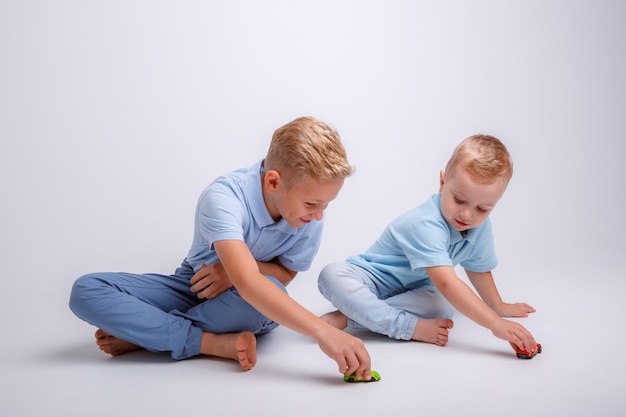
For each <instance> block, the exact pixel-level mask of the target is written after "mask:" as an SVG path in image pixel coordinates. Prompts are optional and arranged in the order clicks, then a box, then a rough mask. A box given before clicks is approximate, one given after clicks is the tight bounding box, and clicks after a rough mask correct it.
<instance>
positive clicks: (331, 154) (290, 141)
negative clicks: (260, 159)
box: [265, 117, 354, 186]
mask: <svg viewBox="0 0 626 417" xmlns="http://www.w3.org/2000/svg"><path fill="white" fill-rule="evenodd" d="M265 169H266V170H270V169H272V170H275V171H277V172H278V173H279V174H281V176H283V178H284V179H285V181H286V183H287V185H288V186H292V185H294V184H296V183H298V182H299V181H301V180H303V179H312V180H316V181H323V180H329V179H337V178H345V177H348V176H350V175H351V174H352V173H353V172H354V168H353V167H352V165H350V164H349V163H348V160H347V156H346V150H345V149H344V147H343V145H342V143H341V139H340V137H339V133H337V132H336V131H335V130H333V129H331V128H330V127H328V126H327V125H326V124H325V123H324V122H322V121H321V120H318V119H316V118H314V117H299V118H297V119H295V120H293V121H291V122H289V123H287V124H286V125H284V126H282V127H280V128H278V129H276V131H275V132H274V135H273V136H272V141H271V142H270V146H269V149H268V151H267V155H266V157H265Z"/></svg>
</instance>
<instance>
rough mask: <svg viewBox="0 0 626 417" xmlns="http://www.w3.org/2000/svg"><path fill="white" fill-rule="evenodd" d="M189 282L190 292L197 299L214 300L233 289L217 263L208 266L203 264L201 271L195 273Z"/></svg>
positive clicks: (220, 264)
mask: <svg viewBox="0 0 626 417" xmlns="http://www.w3.org/2000/svg"><path fill="white" fill-rule="evenodd" d="M190 282H191V284H192V285H191V291H192V292H195V293H197V294H196V295H197V296H198V298H215V297H217V296H218V295H220V294H221V293H223V292H224V291H226V290H228V289H229V288H232V287H233V283H232V282H231V281H230V279H229V278H228V275H226V271H225V270H224V267H223V266H222V263H221V262H219V261H218V262H216V263H214V264H212V265H208V266H207V265H205V264H204V263H203V264H202V269H200V270H199V271H198V272H196V273H195V275H194V276H193V277H192V278H191V281H190Z"/></svg>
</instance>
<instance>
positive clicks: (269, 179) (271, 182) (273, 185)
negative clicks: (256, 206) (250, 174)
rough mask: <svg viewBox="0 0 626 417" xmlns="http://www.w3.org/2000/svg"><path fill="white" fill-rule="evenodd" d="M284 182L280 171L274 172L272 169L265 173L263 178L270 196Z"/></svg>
mask: <svg viewBox="0 0 626 417" xmlns="http://www.w3.org/2000/svg"><path fill="white" fill-rule="evenodd" d="M281 181H282V178H281V177H280V174H279V173H278V171H274V170H273V169H270V170H269V171H265V175H264V177H263V184H264V185H265V191H266V192H267V193H269V194H274V193H275V192H276V189H277V188H278V184H280V182H281Z"/></svg>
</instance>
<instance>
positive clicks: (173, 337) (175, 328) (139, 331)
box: [69, 261, 287, 359]
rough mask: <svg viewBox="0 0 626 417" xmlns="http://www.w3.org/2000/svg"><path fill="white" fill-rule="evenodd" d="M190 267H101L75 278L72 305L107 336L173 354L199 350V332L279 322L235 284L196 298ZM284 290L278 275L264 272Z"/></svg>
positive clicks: (263, 327)
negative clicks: (166, 270) (141, 270)
mask: <svg viewBox="0 0 626 417" xmlns="http://www.w3.org/2000/svg"><path fill="white" fill-rule="evenodd" d="M193 275H194V271H193V269H192V268H191V266H190V265H189V264H188V263H187V262H186V261H183V263H182V264H181V266H180V268H178V269H176V272H175V273H174V274H172V275H159V274H129V273H124V272H118V273H114V272H101V273H93V274H87V275H84V276H82V277H80V278H78V279H77V280H76V282H75V283H74V285H73V287H72V292H71V295H70V303H69V305H70V309H71V310H72V311H73V312H74V314H76V316H78V317H79V318H81V319H83V320H85V321H86V322H88V323H90V324H92V325H94V326H97V327H98V328H100V329H102V330H104V331H105V332H107V333H110V334H111V335H113V336H115V337H118V338H120V339H123V340H126V341H128V342H131V343H134V344H136V345H139V346H141V347H143V348H145V349H147V350H150V351H154V352H171V356H172V358H174V359H186V358H190V357H192V356H195V355H198V354H199V353H200V341H201V336H202V331H203V330H204V331H209V332H213V333H235V332H242V331H244V330H249V331H251V332H253V333H254V334H257V335H258V334H262V333H265V332H268V331H270V330H272V329H274V328H276V327H277V326H278V324H277V323H275V322H273V321H272V320H270V319H269V318H267V317H265V316H264V315H262V314H261V313H259V312H258V311H257V310H256V309H255V308H254V307H252V306H251V305H250V304H248V303H247V302H246V301H244V300H243V298H241V296H240V295H239V293H238V292H237V290H236V289H234V288H231V289H230V290H228V291H226V292H224V293H222V294H220V295H219V296H217V297H216V298H213V299H209V300H206V299H199V298H198V297H197V296H196V294H194V293H192V292H191V290H190V289H189V287H190V286H191V284H190V283H189V280H190V279H191V277H193ZM267 278H268V279H270V280H271V281H272V282H274V283H275V284H276V285H277V286H278V287H280V288H281V289H282V290H283V291H284V292H287V290H286V288H285V286H284V285H283V284H282V283H280V281H278V280H277V279H276V278H274V277H271V276H267Z"/></svg>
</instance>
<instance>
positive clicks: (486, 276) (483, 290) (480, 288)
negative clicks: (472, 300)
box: [465, 270, 503, 314]
mask: <svg viewBox="0 0 626 417" xmlns="http://www.w3.org/2000/svg"><path fill="white" fill-rule="evenodd" d="M465 272H466V273H467V277H468V278H469V280H470V282H471V283H472V285H473V286H474V288H476V291H477V292H478V295H480V298H482V299H483V301H484V302H485V303H486V304H487V305H488V306H489V307H491V308H492V309H493V310H494V311H495V312H496V313H498V314H500V310H501V307H502V304H503V301H502V297H501V296H500V293H499V292H498V289H497V288H496V284H495V282H494V280H493V275H492V274H491V272H473V271H469V270H465Z"/></svg>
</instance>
